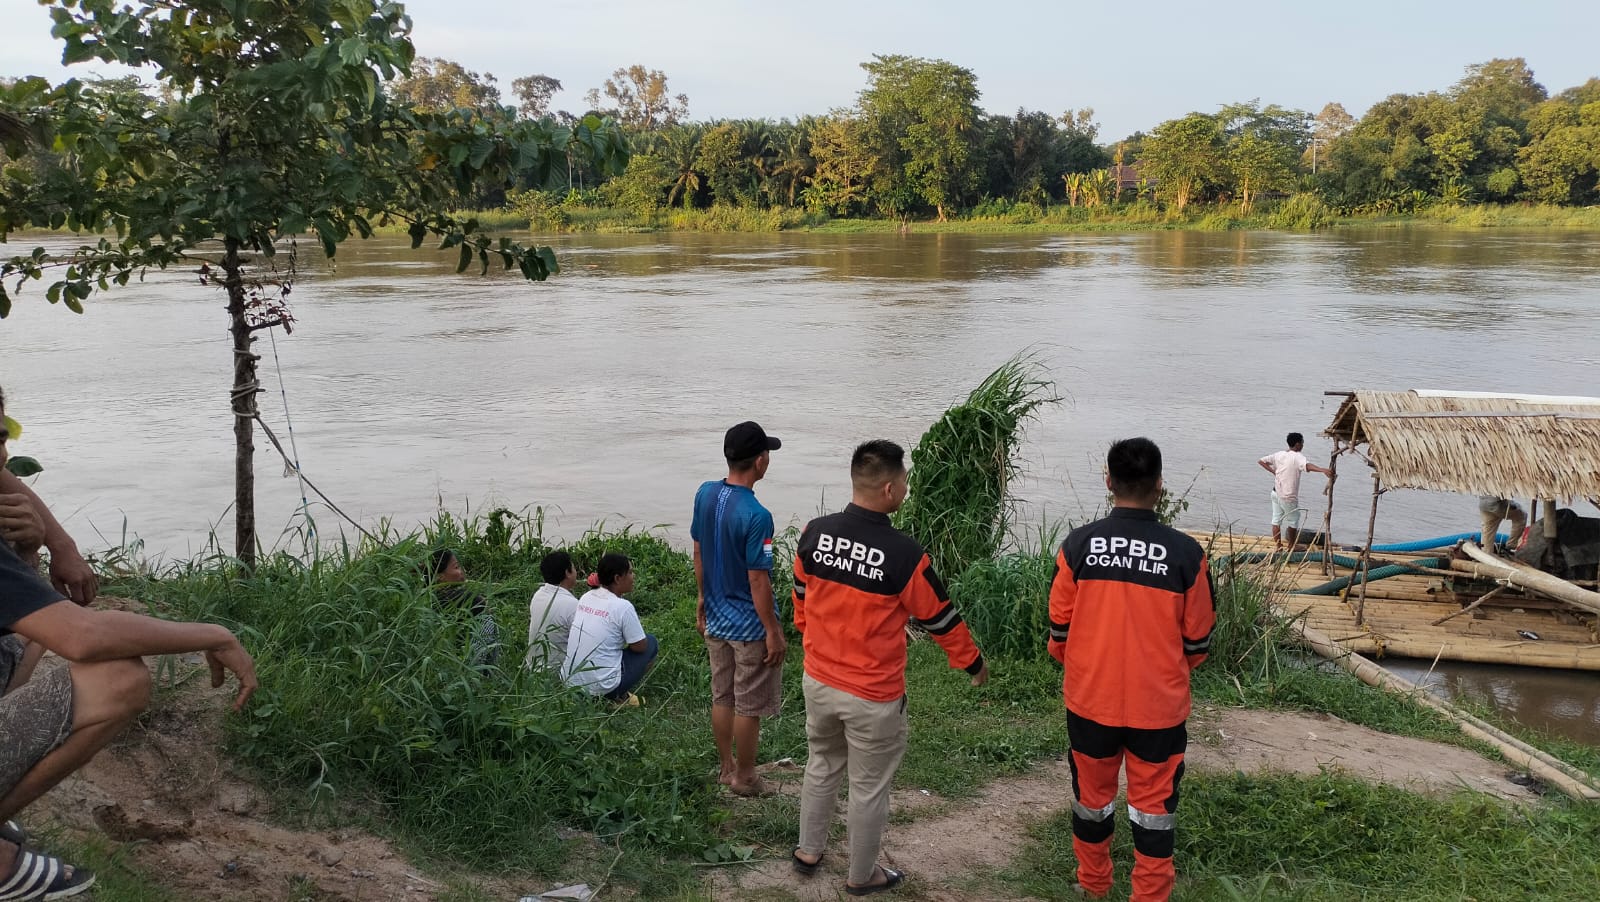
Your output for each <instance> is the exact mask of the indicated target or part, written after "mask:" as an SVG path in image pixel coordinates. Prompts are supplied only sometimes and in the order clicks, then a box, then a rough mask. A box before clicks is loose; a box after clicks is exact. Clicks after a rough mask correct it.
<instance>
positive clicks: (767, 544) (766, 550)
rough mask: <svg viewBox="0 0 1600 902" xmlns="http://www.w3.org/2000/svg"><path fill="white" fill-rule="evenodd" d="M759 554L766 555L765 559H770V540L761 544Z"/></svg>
mask: <svg viewBox="0 0 1600 902" xmlns="http://www.w3.org/2000/svg"><path fill="white" fill-rule="evenodd" d="M761 553H762V554H764V555H766V556H767V557H772V540H771V539H767V540H766V541H765V542H762V543H761Z"/></svg>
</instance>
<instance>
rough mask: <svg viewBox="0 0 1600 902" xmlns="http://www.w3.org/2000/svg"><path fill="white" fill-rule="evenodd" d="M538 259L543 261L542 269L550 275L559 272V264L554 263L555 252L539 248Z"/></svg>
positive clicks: (546, 248)
mask: <svg viewBox="0 0 1600 902" xmlns="http://www.w3.org/2000/svg"><path fill="white" fill-rule="evenodd" d="M539 259H540V260H543V261H544V268H545V269H546V270H547V271H548V272H549V273H550V275H555V274H556V273H558V272H560V271H561V264H560V263H557V262H556V252H555V251H553V250H551V249H550V248H548V247H541V248H539Z"/></svg>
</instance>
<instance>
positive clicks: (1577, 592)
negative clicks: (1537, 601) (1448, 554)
mask: <svg viewBox="0 0 1600 902" xmlns="http://www.w3.org/2000/svg"><path fill="white" fill-rule="evenodd" d="M1461 550H1463V551H1465V552H1466V553H1467V555H1468V556H1470V557H1471V558H1472V559H1473V561H1474V562H1476V563H1477V564H1480V565H1482V566H1483V567H1485V568H1488V569H1489V570H1490V571H1491V572H1494V574H1495V576H1496V577H1497V578H1499V579H1503V580H1505V581H1506V582H1508V583H1510V584H1511V585H1513V586H1517V587H1519V588H1522V589H1527V590H1529V591H1532V592H1538V593H1539V594H1540V595H1547V596H1549V597H1551V598H1554V599H1556V600H1557V601H1564V602H1566V603H1568V604H1570V605H1573V606H1575V607H1579V608H1582V609H1583V610H1585V611H1588V612H1589V613H1591V614H1596V615H1600V592H1590V591H1589V590H1587V589H1580V588H1578V587H1577V586H1574V585H1573V584H1572V583H1569V582H1567V581H1566V580H1564V579H1562V578H1561V577H1559V576H1551V575H1550V574H1548V573H1545V572H1543V571H1540V570H1535V569H1533V568H1532V567H1529V566H1528V565H1527V564H1523V563H1519V562H1517V561H1508V560H1504V559H1502V558H1498V557H1495V556H1494V555H1492V554H1490V553H1489V552H1487V551H1484V550H1483V549H1482V548H1481V547H1479V546H1478V545H1477V544H1476V543H1473V542H1464V543H1462V546H1461ZM1450 563H1451V567H1452V568H1453V569H1466V567H1470V566H1471V565H1470V564H1467V563H1466V562H1465V561H1451V562H1450ZM1463 565H1464V566H1463Z"/></svg>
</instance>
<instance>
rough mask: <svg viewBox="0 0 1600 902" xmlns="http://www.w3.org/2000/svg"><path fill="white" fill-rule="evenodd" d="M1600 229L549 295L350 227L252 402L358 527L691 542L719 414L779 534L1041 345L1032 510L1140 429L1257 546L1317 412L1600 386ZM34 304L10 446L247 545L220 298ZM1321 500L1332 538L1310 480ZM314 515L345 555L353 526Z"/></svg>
mask: <svg viewBox="0 0 1600 902" xmlns="http://www.w3.org/2000/svg"><path fill="white" fill-rule="evenodd" d="M1596 238H1597V236H1596V235H1594V234H1589V233H1581V232H1554V231H1540V232H1512V231H1481V232H1473V231H1444V230H1430V229H1374V230H1341V231H1338V232H1334V233H1324V234H1286V233H1271V232H1229V233H1202V232H1184V231H1177V232H1147V233H1137V234H1128V235H1056V236H1033V235H1026V236H1019V235H1003V236H1002V235H994V236H990V235H955V234H909V235H898V234H882V235H876V234H874V235H815V234H775V235H732V234H699V233H674V234H662V235H617V236H589V235H577V236H561V237H557V238H553V239H551V242H552V243H553V244H554V245H555V246H556V249H557V252H558V254H559V256H560V258H561V261H562V264H563V266H564V271H563V273H562V274H561V275H560V276H558V277H557V278H555V279H553V280H552V281H550V282H548V283H545V284H529V283H525V282H523V281H521V280H520V279H518V278H515V277H513V276H512V275H509V274H504V273H496V272H493V271H491V274H490V275H489V276H488V277H486V278H483V277H478V276H477V275H476V270H474V271H473V272H472V274H467V275H456V274H455V272H454V268H455V267H454V260H455V255H454V254H438V253H434V252H429V251H419V252H412V251H410V250H409V247H408V243H407V242H406V241H404V240H403V239H392V238H380V239H374V240H370V241H365V242H362V241H354V242H351V243H349V244H347V245H346V246H345V247H344V248H343V249H341V251H340V255H339V259H338V263H337V266H330V265H329V264H328V263H327V262H326V261H324V260H322V259H321V255H320V253H319V252H316V251H315V250H313V247H314V245H313V244H312V243H302V244H301V247H300V250H301V254H300V257H299V274H298V281H297V282H296V284H295V290H294V293H293V296H292V297H293V300H294V312H295V314H296V316H297V317H298V319H299V323H298V326H297V328H296V330H295V332H294V334H293V335H292V336H285V335H282V334H278V335H277V336H276V348H274V347H273V345H272V343H270V342H269V341H267V340H265V336H264V340H263V341H262V342H261V343H260V350H261V352H262V353H263V355H264V359H263V361H262V382H263V385H264V386H265V387H266V388H267V389H268V391H267V393H266V394H264V395H263V396H262V398H261V401H262V406H263V410H264V411H265V414H266V417H267V418H268V421H269V422H271V423H272V424H274V426H275V428H277V429H278V431H279V433H280V434H281V435H284V436H285V438H286V439H287V438H288V435H289V430H288V429H286V428H282V427H283V426H284V424H285V404H284V400H285V398H286V399H287V408H288V415H289V416H290V417H291V418H292V422H293V426H294V428H293V438H294V443H295V446H296V447H297V448H298V453H299V456H300V459H301V461H302V464H303V466H304V468H305V471H306V472H307V473H308V474H309V475H310V476H311V477H312V479H314V480H315V481H316V482H317V484H318V485H319V486H321V487H322V488H323V490H324V491H326V492H327V493H328V494H329V495H330V496H331V497H332V498H333V499H334V500H335V501H337V502H338V503H339V504H340V505H341V506H342V507H344V509H345V510H346V511H348V512H349V513H350V514H352V515H353V516H355V517H356V518H357V519H359V520H361V521H362V522H364V523H368V524H370V523H373V522H375V521H377V520H379V519H381V518H391V519H392V521H393V522H394V523H395V524H396V525H397V526H400V527H409V526H411V525H413V524H415V523H417V522H418V521H420V520H423V519H426V518H429V517H431V515H432V514H433V513H434V512H435V511H436V510H438V509H439V508H440V507H441V506H442V507H444V508H446V509H449V510H453V511H456V512H461V511H465V510H468V509H470V510H473V511H482V510H486V509H490V508H492V507H495V506H507V507H511V508H514V509H524V508H529V507H532V506H541V507H543V508H544V509H545V512H546V516H547V521H546V522H547V530H548V531H549V532H552V533H555V534H557V535H575V534H577V533H579V532H581V531H583V530H584V529H585V528H587V527H588V526H590V525H591V524H593V523H595V522H596V521H599V520H605V521H607V522H608V523H610V524H612V525H620V524H621V523H623V522H631V523H636V524H640V525H644V526H651V525H656V524H660V525H662V526H663V527H664V528H665V529H666V531H667V533H668V534H669V535H670V536H671V537H672V538H674V539H675V540H678V541H683V540H685V538H686V532H687V522H688V513H689V506H690V499H691V496H692V494H693V492H694V488H695V486H696V485H697V484H698V483H699V482H700V481H701V480H703V479H708V478H714V477H716V476H719V475H721V469H722V464H721V460H720V454H721V452H720V441H721V434H722V431H723V430H724V429H725V428H726V427H727V426H728V425H731V424H732V423H734V422H737V421H739V420H743V419H756V420H759V421H760V422H761V423H762V424H763V425H764V426H766V427H767V429H768V430H769V431H770V432H772V433H773V434H775V435H778V436H781V437H782V438H783V439H784V448H783V449H782V450H781V451H779V452H777V453H776V454H775V455H774V461H773V466H772V470H771V472H770V474H769V476H768V479H767V480H766V481H765V482H763V483H761V485H760V486H759V488H758V491H759V494H760V496H761V497H762V499H763V500H764V501H765V502H766V504H767V505H768V506H769V507H771V508H772V510H773V513H774V515H775V517H776V518H777V520H778V522H779V524H780V526H781V525H783V524H784V523H796V524H798V523H803V522H804V520H805V519H806V518H808V517H809V516H811V515H813V514H815V513H816V512H817V511H818V510H819V509H821V508H824V507H834V506H837V505H838V504H840V503H842V501H843V500H844V499H845V498H846V497H847V496H848V479H847V475H848V474H847V464H848V458H849V453H850V449H851V448H852V447H853V446H854V444H855V443H857V442H858V441H860V440H862V439H865V438H870V437H886V438H891V439H895V440H898V441H900V442H902V443H905V444H907V445H910V444H911V443H914V442H915V441H916V439H917V437H918V435H919V434H920V433H921V431H922V430H923V429H924V428H926V427H927V425H928V424H929V423H930V422H931V421H932V420H933V419H935V418H936V417H937V416H938V415H939V413H940V412H941V411H942V410H943V409H944V408H945V407H946V406H948V405H949V404H950V403H952V402H953V401H956V400H958V399H959V398H961V397H962V396H963V395H964V394H965V393H966V392H967V391H968V390H970V389H971V388H972V387H973V386H974V385H976V384H977V382H978V381H979V380H980V379H981V378H982V377H983V376H984V375H985V374H986V373H988V372H989V371H990V370H991V369H993V368H994V367H995V366H996V365H998V364H999V363H1001V362H1003V361H1004V360H1005V359H1006V358H1008V357H1010V356H1011V355H1012V354H1014V353H1016V352H1018V351H1022V350H1025V349H1031V350H1033V351H1034V352H1035V353H1036V354H1037V355H1038V356H1039V358H1040V360H1041V361H1043V362H1044V363H1045V364H1046V365H1047V366H1048V367H1049V369H1050V372H1051V374H1052V375H1053V376H1054V378H1055V379H1056V380H1057V382H1058V384H1059V386H1060V391H1061V394H1062V396H1063V399H1064V400H1063V403H1062V404H1061V405H1060V406H1059V407H1056V408H1052V409H1048V410H1046V411H1045V412H1044V413H1043V415H1042V416H1041V417H1040V419H1039V421H1038V422H1037V423H1035V424H1034V426H1033V427H1032V428H1031V429H1030V430H1029V432H1028V435H1027V439H1028V440H1027V446H1026V449H1025V455H1026V461H1025V467H1026V470H1027V478H1026V479H1025V480H1024V481H1023V482H1022V484H1021V485H1020V486H1019V491H1020V494H1021V495H1022V497H1023V499H1024V501H1025V506H1024V510H1023V519H1024V520H1025V521H1027V522H1043V521H1046V520H1054V519H1059V518H1081V517H1083V516H1085V515H1087V514H1088V513H1091V512H1092V511H1093V509H1094V508H1096V507H1097V506H1098V505H1099V504H1101V503H1102V499H1103V497H1104V492H1103V490H1102V488H1101V477H1100V472H1101V469H1100V460H1101V455H1102V454H1103V452H1104V448H1105V446H1106V444H1107V443H1108V442H1109V441H1111V440H1112V439H1114V438H1118V437H1123V436H1129V435H1136V434H1144V435H1148V436H1150V437H1151V438H1153V439H1155V440H1156V441H1157V442H1158V443H1160V445H1161V446H1162V449H1163V451H1164V453H1165V457H1166V465H1167V471H1168V475H1167V481H1168V484H1169V486H1171V487H1173V488H1174V489H1178V490H1183V489H1185V487H1187V493H1188V499H1189V501H1190V505H1191V506H1190V508H1189V510H1188V513H1187V515H1186V520H1187V524H1188V525H1191V526H1211V525H1213V524H1217V523H1222V524H1231V525H1234V526H1235V527H1236V528H1238V529H1241V530H1249V531H1253V532H1259V531H1264V530H1265V527H1266V521H1267V517H1268V513H1269V511H1268V503H1267V499H1268V493H1269V492H1270V489H1271V481H1270V477H1269V476H1268V475H1267V474H1266V473H1263V472H1262V471H1261V469H1260V468H1259V467H1257V466H1256V464H1255V460H1256V459H1257V458H1258V457H1261V456H1262V455H1264V454H1266V453H1269V452H1271V451H1276V450H1279V449H1280V448H1282V447H1283V436H1284V434H1285V433H1286V432H1288V431H1290V430H1297V431H1300V432H1303V433H1305V434H1306V435H1307V436H1308V447H1307V453H1308V455H1309V456H1311V458H1312V459H1313V460H1316V461H1321V462H1325V461H1326V458H1327V454H1328V450H1329V444H1328V442H1327V441H1326V440H1324V439H1322V438H1321V437H1320V436H1319V435H1318V433H1319V432H1320V431H1321V429H1322V428H1323V427H1324V426H1326V425H1327V424H1328V422H1329V420H1330V419H1331V416H1332V413H1333V410H1334V407H1335V406H1336V403H1335V402H1336V399H1330V398H1327V397H1325V396H1324V394H1323V392H1324V391H1330V390H1345V389H1354V388H1375V389H1407V388H1437V389H1464V390H1465V389H1470V390H1475V391H1522V392H1534V393H1543V394H1578V395H1593V394H1600V375H1597V374H1600V319H1597V313H1600V242H1597V240H1596ZM36 243H46V244H52V245H61V244H62V242H61V241H60V240H59V239H55V238H46V239H35V240H30V239H29V238H28V236H13V238H12V242H11V244H10V249H8V251H7V252H8V253H9V252H12V250H16V249H20V250H25V249H26V248H27V247H31V246H32V245H33V244H36ZM36 286H37V283H34V284H33V285H30V286H28V290H27V292H25V293H24V294H23V295H22V296H21V297H20V298H18V299H17V304H16V308H15V310H14V311H13V313H12V315H11V317H10V318H8V319H6V320H5V321H3V322H0V385H4V387H5V389H6V392H7V395H8V399H9V403H8V410H9V411H10V412H11V413H12V414H13V415H14V416H16V417H17V418H18V419H19V420H21V421H23V422H24V423H25V424H26V426H27V427H28V431H27V433H26V436H25V438H24V440H23V441H21V442H18V443H17V444H16V445H15V446H14V448H13V453H15V454H27V455H32V456H35V457H37V458H39V459H40V460H41V461H42V462H43V463H44V464H45V466H46V468H47V470H46V472H45V473H44V474H42V475H41V476H40V477H39V478H38V480H37V483H36V488H37V489H38V490H39V491H40V492H41V494H43V495H44V496H46V497H47V498H48V499H49V500H50V501H51V502H52V504H53V506H54V507H55V509H56V510H57V511H58V512H59V513H62V514H64V515H65V521H66V525H67V526H68V528H69V530H71V531H72V532H73V533H74V534H76V535H77V536H78V537H79V539H80V541H81V542H82V543H83V544H85V545H88V546H91V547H104V546H106V545H108V544H118V543H122V542H124V541H126V540H127V539H128V538H130V537H133V536H136V537H137V539H138V540H139V541H140V542H141V543H142V545H141V546H140V551H141V553H142V554H145V555H148V556H155V557H165V558H169V559H170V558H183V557H188V556H190V555H192V554H195V553H197V552H199V551H200V550H202V548H203V547H204V544H205V541H206V537H207V535H208V533H209V531H210V529H211V528H212V527H213V525H214V526H215V528H216V531H217V533H218V534H219V535H221V536H224V537H231V535H232V526H231V521H230V520H228V519H227V518H226V512H227V508H228V505H229V502H230V500H231V498H232V488H231V485H232V475H233V463H232V433H231V420H230V419H229V416H228V407H227V391H228V386H229V382H230V373H231V369H230V367H231V361H230V350H229V345H228V342H227V336H226V334H225V327H226V318H225V315H224V313H223V311H222V309H221V307H222V300H221V298H220V296H219V295H218V294H217V292H216V291H215V290H213V289H210V288H206V287H202V286H200V285H198V284H197V280H196V278H195V277H194V275H193V274H192V273H180V272H171V273H152V274H151V275H150V277H149V278H148V279H147V280H145V281H144V282H142V283H135V284H132V285H130V286H128V287H127V288H124V289H117V290H115V291H114V292H113V293H111V294H108V295H105V296H103V297H97V298H96V299H94V300H93V301H92V302H91V303H90V304H89V309H88V313H87V314H86V315H84V316H81V317H80V316H75V315H73V314H71V313H69V312H67V311H66V310H65V309H63V308H60V307H52V306H51V305H49V304H47V303H45V302H44V300H43V297H42V292H41V291H39V290H38V289H37V287H36ZM280 367H281V373H282V376H281V382H280V377H279V372H280ZM280 388H281V389H282V393H281V394H280ZM258 446H259V450H258V456H257V479H258V483H257V486H258V504H259V511H260V513H259V523H260V526H261V531H262V538H263V541H265V542H266V543H267V544H269V545H271V544H274V543H275V542H280V541H281V542H284V543H286V544H287V543H292V540H291V539H288V538H282V537H280V530H281V529H282V528H283V527H284V525H285V524H288V523H289V522H290V520H291V516H292V514H293V513H294V511H295V510H296V509H297V508H298V507H299V505H300V503H301V502H300V499H301V495H300V490H299V488H298V486H297V484H296V482H295V480H293V479H292V478H281V477H282V475H283V466H282V462H281V461H280V460H278V459H277V458H276V456H275V455H274V454H273V453H272V451H271V449H270V447H269V446H268V445H267V444H266V443H265V442H264V441H260V440H258ZM1352 470H1355V467H1353V466H1351V464H1350V463H1349V461H1348V460H1347V461H1346V463H1345V476H1344V477H1343V478H1342V479H1341V480H1340V482H1339V485H1338V493H1337V496H1336V505H1335V511H1334V518H1333V523H1334V538H1335V540H1336V541H1357V540H1359V538H1360V537H1361V535H1362V534H1363V533H1364V532H1365V527H1366V517H1367V507H1368V504H1369V502H1370V482H1368V481H1367V479H1366V474H1364V473H1359V472H1351V471H1352ZM1306 479H1307V484H1306V489H1305V490H1304V491H1303V496H1304V497H1305V498H1307V499H1309V502H1308V507H1309V508H1310V515H1311V517H1312V518H1314V519H1317V520H1320V518H1321V514H1322V503H1323V497H1322V496H1321V494H1320V492H1321V489H1322V484H1323V483H1322V478H1321V477H1320V476H1317V475H1315V474H1308V475H1307V477H1306ZM313 500H314V499H313ZM313 514H314V515H315V517H316V519H317V522H318V524H319V526H320V528H321V530H322V534H323V536H324V537H326V536H328V535H330V534H331V532H332V531H333V530H334V529H335V528H336V526H337V522H338V521H337V519H336V518H335V517H334V516H333V515H332V514H331V513H330V512H328V511H327V510H325V509H323V508H321V507H320V506H313ZM1476 523H1477V511H1476V507H1475V505H1474V503H1473V501H1472V499H1468V498H1464V497H1460V496H1447V495H1429V494H1424V493H1419V492H1397V493H1393V494H1390V495H1386V496H1385V498H1384V501H1383V507H1382V510H1381V512H1380V517H1379V528H1378V538H1379V540H1380V541H1383V540H1405V539H1414V538H1419V537H1423V536H1433V535H1440V534H1444V533H1451V532H1458V531H1464V530H1469V529H1472V528H1475V526H1476ZM226 541H228V539H225V543H226ZM1591 710H1592V706H1591ZM1596 730H1597V732H1596V734H1595V741H1597V742H1600V727H1597V728H1596Z"/></svg>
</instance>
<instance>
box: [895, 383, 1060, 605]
mask: <svg viewBox="0 0 1600 902" xmlns="http://www.w3.org/2000/svg"><path fill="white" fill-rule="evenodd" d="M1059 400H1060V399H1059V398H1058V397H1057V396H1056V394H1055V385H1054V383H1052V382H1051V381H1050V380H1049V379H1048V378H1046V376H1045V375H1044V372H1043V368H1042V366H1041V364H1040V363H1039V361H1038V360H1037V358H1035V357H1032V356H1030V355H1018V356H1016V357H1013V358H1011V359H1010V360H1008V361H1006V362H1005V363H1004V364H1002V365H1001V366H1000V367H999V368H998V369H996V370H995V371H994V372H992V373H990V374H989V376H988V377H987V378H986V379H984V380H983V382H982V383H981V384H979V386H978V387H977V388H975V389H973V391H972V393H971V394H970V395H968V396H967V399H966V401H964V402H962V403H960V404H957V405H956V406H954V407H951V408H950V409H949V410H947V411H945V413H944V416H942V417H940V418H939V420H938V422H936V423H934V424H933V425H932V426H931V427H929V429H928V431H927V432H925V433H923V435H922V438H921V439H920V440H919V441H918V442H917V446H916V447H915V448H914V449H912V451H911V483H910V488H911V491H910V495H909V496H908V497H907V498H906V502H905V504H904V505H903V506H901V508H900V510H899V511H898V512H897V513H896V514H895V525H896V526H898V527H899V528H901V529H903V530H905V531H907V532H909V533H910V534H911V535H912V536H913V537H915V538H916V539H917V541H919V542H921V543H922V546H923V547H924V548H926V549H927V550H928V554H929V555H930V556H931V557H932V558H933V562H934V565H935V566H936V567H938V568H939V570H940V571H941V572H943V573H946V574H959V573H963V572H965V571H966V569H967V568H968V567H969V566H971V565H972V564H973V562H975V561H982V560H989V559H992V558H993V557H994V556H995V555H997V554H998V553H999V552H1000V549H1001V547H1002V545H1003V544H1004V542H1005V538H1006V534H1007V527H1008V525H1009V520H1010V512H1011V499H1010V495H1009V487H1010V485H1011V480H1012V479H1013V478H1014V477H1015V476H1016V473H1017V466H1018V458H1017V455H1018V451H1019V449H1020V447H1021V443H1022V430H1023V427H1024V426H1025V425H1026V424H1027V422H1028V420H1030V419H1032V418H1033V416H1034V415H1035V414H1036V413H1037V411H1038V409H1039V408H1040V407H1042V406H1044V405H1046V404H1054V403H1056V402H1057V401H1059Z"/></svg>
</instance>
